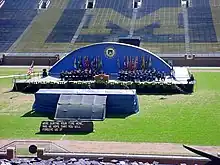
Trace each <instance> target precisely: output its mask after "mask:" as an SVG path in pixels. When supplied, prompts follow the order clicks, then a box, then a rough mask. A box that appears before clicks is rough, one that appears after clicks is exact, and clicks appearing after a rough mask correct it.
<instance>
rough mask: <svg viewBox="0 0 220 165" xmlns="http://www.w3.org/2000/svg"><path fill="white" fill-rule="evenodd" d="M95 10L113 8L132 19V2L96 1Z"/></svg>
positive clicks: (124, 0) (122, 0)
mask: <svg viewBox="0 0 220 165" xmlns="http://www.w3.org/2000/svg"><path fill="white" fill-rule="evenodd" d="M95 8H111V9H113V10H114V11H117V12H119V13H120V14H123V15H125V16H127V17H130V18H131V17H132V1H129V0H120V1H118V0H96V3H95Z"/></svg>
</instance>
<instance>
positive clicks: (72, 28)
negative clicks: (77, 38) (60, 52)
mask: <svg viewBox="0 0 220 165" xmlns="http://www.w3.org/2000/svg"><path fill="white" fill-rule="evenodd" d="M84 14H85V9H75V10H70V9H65V10H64V12H63V14H62V16H61V18H60V20H59V21H58V23H57V24H56V26H55V27H54V29H53V31H52V32H51V33H50V35H49V36H48V38H47V40H46V42H55V43H56V42H71V40H72V38H73V36H74V34H75V32H76V30H77V28H78V26H79V24H80V22H81V20H82V18H83V16H84Z"/></svg>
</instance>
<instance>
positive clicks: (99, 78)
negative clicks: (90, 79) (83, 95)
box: [94, 74, 109, 83]
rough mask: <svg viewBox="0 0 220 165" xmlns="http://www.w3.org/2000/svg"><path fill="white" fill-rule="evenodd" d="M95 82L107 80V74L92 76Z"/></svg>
mask: <svg viewBox="0 0 220 165" xmlns="http://www.w3.org/2000/svg"><path fill="white" fill-rule="evenodd" d="M94 79H95V82H97V83H106V82H108V81H109V75H106V74H98V75H95V76H94Z"/></svg>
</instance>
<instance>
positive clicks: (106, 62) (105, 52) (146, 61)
mask: <svg viewBox="0 0 220 165" xmlns="http://www.w3.org/2000/svg"><path fill="white" fill-rule="evenodd" d="M79 68H84V69H86V68H99V69H100V70H102V71H103V72H104V73H106V74H110V75H111V74H115V73H118V72H119V70H121V69H125V68H128V69H147V68H155V69H156V70H158V71H161V72H162V71H164V72H165V73H166V74H167V75H170V74H171V70H172V67H171V66H170V65H169V64H167V63H166V62H165V61H164V60H163V59H161V58H160V57H158V56H157V55H155V54H153V53H151V52H149V51H147V50H145V49H143V48H140V47H136V46H132V45H127V44H122V43H113V42H106V43H97V44H93V45H89V46H86V47H82V48H80V49H77V50H75V51H73V52H71V53H70V54H68V55H67V56H65V57H64V58H62V59H61V60H60V61H58V62H57V63H56V64H55V65H54V66H53V67H52V68H51V69H50V70H49V75H50V76H54V77H59V76H60V75H59V74H60V73H61V72H62V71H72V70H77V69H79Z"/></svg>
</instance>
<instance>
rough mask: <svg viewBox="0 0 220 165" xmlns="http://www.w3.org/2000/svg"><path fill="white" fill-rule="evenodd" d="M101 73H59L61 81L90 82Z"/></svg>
mask: <svg viewBox="0 0 220 165" xmlns="http://www.w3.org/2000/svg"><path fill="white" fill-rule="evenodd" d="M101 73H102V72H96V71H92V70H88V69H85V70H80V69H78V70H73V71H62V72H61V73H60V78H61V81H91V80H94V76H95V75H98V74H101Z"/></svg>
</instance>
